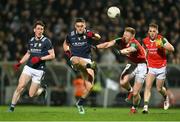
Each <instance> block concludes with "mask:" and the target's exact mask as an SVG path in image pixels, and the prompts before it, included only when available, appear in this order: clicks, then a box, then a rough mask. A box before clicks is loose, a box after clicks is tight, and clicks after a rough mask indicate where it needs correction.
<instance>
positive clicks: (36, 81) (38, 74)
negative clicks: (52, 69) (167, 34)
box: [29, 69, 45, 93]
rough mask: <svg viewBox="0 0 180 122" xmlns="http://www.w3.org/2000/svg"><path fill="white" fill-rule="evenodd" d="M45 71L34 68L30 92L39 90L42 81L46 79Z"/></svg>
mask: <svg viewBox="0 0 180 122" xmlns="http://www.w3.org/2000/svg"><path fill="white" fill-rule="evenodd" d="M44 75H45V72H44V71H43V70H36V69H33V73H32V82H31V86H30V90H29V93H36V91H37V90H38V88H39V86H40V84H41V81H42V80H43V79H44Z"/></svg>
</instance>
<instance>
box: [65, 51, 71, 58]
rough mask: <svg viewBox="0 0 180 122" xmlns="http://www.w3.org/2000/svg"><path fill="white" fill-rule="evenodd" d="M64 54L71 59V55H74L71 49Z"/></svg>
mask: <svg viewBox="0 0 180 122" xmlns="http://www.w3.org/2000/svg"><path fill="white" fill-rule="evenodd" d="M64 54H65V55H66V56H67V57H68V58H69V59H70V58H71V56H72V53H71V51H69V50H67V51H65V52H64Z"/></svg>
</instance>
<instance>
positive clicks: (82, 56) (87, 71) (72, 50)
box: [63, 18, 101, 114]
mask: <svg viewBox="0 0 180 122" xmlns="http://www.w3.org/2000/svg"><path fill="white" fill-rule="evenodd" d="M100 38H101V36H100V35H99V34H97V33H95V32H93V31H90V30H87V29H86V22H85V20H84V19H83V18H77V19H76V20H75V25H74V30H72V31H71V32H70V33H68V35H67V37H66V39H65V41H64V44H63V48H64V52H65V54H66V55H67V57H69V59H70V61H71V63H72V67H73V68H74V69H76V70H79V71H80V72H81V73H82V76H83V78H84V86H85V90H84V93H83V95H82V96H81V98H80V99H79V100H78V101H77V103H76V106H77V108H78V111H79V113H80V114H84V113H85V111H84V108H83V103H84V101H85V99H86V97H87V96H88V94H89V93H90V91H91V89H92V87H93V84H94V70H95V66H94V62H92V59H91V58H92V57H91V47H92V41H93V40H99V39H100Z"/></svg>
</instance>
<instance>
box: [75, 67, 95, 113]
mask: <svg viewBox="0 0 180 122" xmlns="http://www.w3.org/2000/svg"><path fill="white" fill-rule="evenodd" d="M87 73H88V75H89V77H91V78H88V79H85V80H84V86H85V90H84V92H83V95H82V96H81V97H80V99H79V100H78V101H77V103H76V106H77V107H78V110H79V113H80V114H84V113H85V111H84V108H83V105H84V101H85V99H86V98H87V96H88V95H89V94H90V92H91V90H92V87H93V85H94V71H93V70H92V69H89V68H88V69H87Z"/></svg>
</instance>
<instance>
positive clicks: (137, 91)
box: [130, 81, 143, 113]
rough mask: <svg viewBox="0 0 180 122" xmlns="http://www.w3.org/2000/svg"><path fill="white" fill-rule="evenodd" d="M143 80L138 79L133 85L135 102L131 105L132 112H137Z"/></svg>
mask: <svg viewBox="0 0 180 122" xmlns="http://www.w3.org/2000/svg"><path fill="white" fill-rule="evenodd" d="M142 86H143V82H139V81H136V82H135V83H134V86H133V103H132V107H131V111H130V112H131V113H136V112H137V107H138V106H139V103H140V101H141V96H140V91H141V89H142Z"/></svg>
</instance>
